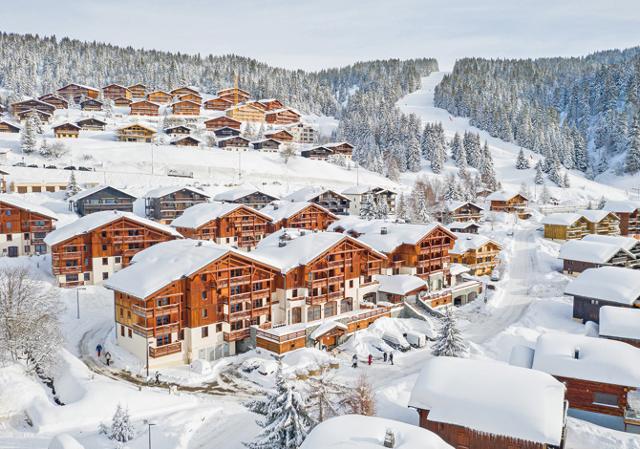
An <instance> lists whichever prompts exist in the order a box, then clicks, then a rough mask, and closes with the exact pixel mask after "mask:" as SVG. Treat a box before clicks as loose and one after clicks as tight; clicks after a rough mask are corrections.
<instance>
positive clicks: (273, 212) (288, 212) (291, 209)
mask: <svg viewBox="0 0 640 449" xmlns="http://www.w3.org/2000/svg"><path fill="white" fill-rule="evenodd" d="M308 207H316V208H320V209H322V210H323V211H325V212H326V213H327V214H329V215H332V216H333V214H332V213H331V212H329V211H328V210H327V209H325V208H324V207H322V206H319V205H317V204H314V203H308V202H306V201H285V200H279V201H272V202H271V203H269V204H267V205H266V206H265V207H263V208H262V211H261V212H262V213H263V214H266V215H268V216H270V217H271V218H272V219H273V222H279V221H280V220H284V219H287V218H291V217H293V216H294V215H296V214H297V213H299V212H301V211H303V210H304V209H306V208H308Z"/></svg>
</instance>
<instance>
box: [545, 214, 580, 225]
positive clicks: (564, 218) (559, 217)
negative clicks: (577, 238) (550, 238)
mask: <svg viewBox="0 0 640 449" xmlns="http://www.w3.org/2000/svg"><path fill="white" fill-rule="evenodd" d="M581 218H584V217H583V216H582V215H581V214H574V213H571V212H567V213H564V212H560V213H555V214H549V215H547V216H545V217H544V218H543V219H542V224H545V225H553V226H571V225H572V224H574V223H576V222H577V221H578V220H580V219H581Z"/></svg>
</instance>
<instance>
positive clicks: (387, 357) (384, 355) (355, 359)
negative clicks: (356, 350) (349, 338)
mask: <svg viewBox="0 0 640 449" xmlns="http://www.w3.org/2000/svg"><path fill="white" fill-rule="evenodd" d="M382 360H383V361H384V363H387V361H389V363H390V364H392V365H393V352H390V353H388V354H387V353H386V352H383V353H382ZM372 363H373V355H371V354H369V356H368V357H367V365H369V366H371V364H372ZM357 367H358V355H357V354H353V357H351V368H357Z"/></svg>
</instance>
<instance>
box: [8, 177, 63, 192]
mask: <svg viewBox="0 0 640 449" xmlns="http://www.w3.org/2000/svg"><path fill="white" fill-rule="evenodd" d="M68 184H69V183H68V182H67V181H34V180H15V179H14V180H12V181H11V182H10V183H9V192H11V193H18V194H23V193H41V192H51V193H53V192H63V191H65V190H66V189H67V186H68ZM0 185H1V184H0Z"/></svg>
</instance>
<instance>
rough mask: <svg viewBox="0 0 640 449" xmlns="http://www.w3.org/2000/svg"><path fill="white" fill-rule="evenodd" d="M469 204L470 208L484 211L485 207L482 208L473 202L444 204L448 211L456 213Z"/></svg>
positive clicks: (448, 202) (449, 202)
mask: <svg viewBox="0 0 640 449" xmlns="http://www.w3.org/2000/svg"><path fill="white" fill-rule="evenodd" d="M467 204H468V205H470V206H473V207H476V208H478V209H480V210H484V207H482V206H480V205H478V204H476V203H474V202H472V201H445V203H444V205H445V206H446V209H447V210H449V211H451V212H453V211H456V210H458V209H460V208H461V207H463V206H466V205H467Z"/></svg>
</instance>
